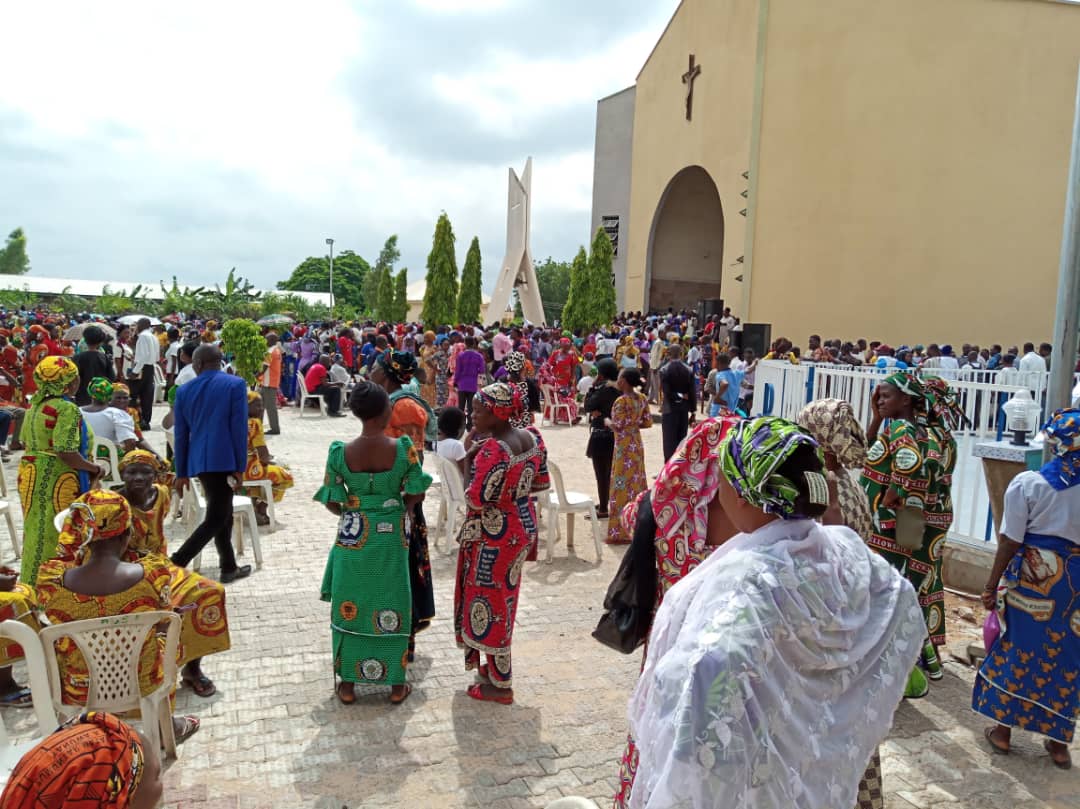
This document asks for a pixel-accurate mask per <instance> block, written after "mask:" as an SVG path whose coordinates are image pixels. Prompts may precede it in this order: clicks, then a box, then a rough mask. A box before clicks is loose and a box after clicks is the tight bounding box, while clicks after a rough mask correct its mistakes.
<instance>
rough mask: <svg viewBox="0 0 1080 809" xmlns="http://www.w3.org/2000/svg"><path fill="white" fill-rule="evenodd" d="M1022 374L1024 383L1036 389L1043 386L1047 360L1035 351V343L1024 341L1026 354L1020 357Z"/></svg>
mask: <svg viewBox="0 0 1080 809" xmlns="http://www.w3.org/2000/svg"><path fill="white" fill-rule="evenodd" d="M1020 375H1021V380H1022V383H1023V384H1024V385H1027V386H1028V387H1029V388H1030V389H1031V390H1033V391H1036V390H1040V389H1041V388H1042V384H1041V381H1042V377H1043V376H1045V375H1046V360H1044V359H1043V358H1042V357H1040V356H1039V355H1038V354H1036V353H1035V344H1034V343H1024V356H1022V357H1021V358H1020Z"/></svg>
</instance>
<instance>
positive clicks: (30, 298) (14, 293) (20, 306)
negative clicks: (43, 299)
mask: <svg viewBox="0 0 1080 809" xmlns="http://www.w3.org/2000/svg"><path fill="white" fill-rule="evenodd" d="M39 302H40V298H38V296H37V294H36V293H34V292H31V291H30V288H29V287H26V286H24V287H23V288H22V289H0V306H2V307H4V308H5V309H9V310H11V309H14V310H17V311H24V310H25V311H30V310H33V309H36V308H37V306H38V303H39Z"/></svg>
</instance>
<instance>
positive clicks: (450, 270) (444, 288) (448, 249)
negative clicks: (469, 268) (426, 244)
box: [420, 211, 458, 328]
mask: <svg viewBox="0 0 1080 809" xmlns="http://www.w3.org/2000/svg"><path fill="white" fill-rule="evenodd" d="M457 289H458V271H457V259H456V258H455V257H454V230H453V228H452V227H451V226H450V217H449V216H447V215H446V211H443V212H442V214H441V215H440V216H439V221H438V222H437V223H436V224H435V235H434V237H433V238H432V240H431V252H430V253H429V254H428V259H427V288H426V289H425V290H424V309H423V312H422V313H421V315H420V319H421V320H422V321H423V322H424V324H425V325H427V326H428V327H432V328H433V327H435V326H444V325H448V324H449V323H451V322H453V320H454V315H455V314H456V312H455V309H456V308H457Z"/></svg>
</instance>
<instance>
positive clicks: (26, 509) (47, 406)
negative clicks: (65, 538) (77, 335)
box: [19, 357, 102, 585]
mask: <svg viewBox="0 0 1080 809" xmlns="http://www.w3.org/2000/svg"><path fill="white" fill-rule="evenodd" d="M34 383H35V384H36V386H37V392H36V393H35V394H34V397H33V398H32V399H31V400H30V410H29V411H28V412H27V414H26V418H25V420H24V421H23V427H22V433H21V435H20V438H21V440H22V442H23V443H24V444H25V445H26V452H25V453H24V454H23V457H22V460H20V461H19V500H20V501H21V502H22V512H23V556H22V572H21V573H20V575H19V580H20V581H21V582H23V583H24V584H29V585H33V584H35V583H36V582H37V574H38V568H39V567H41V564H42V563H43V562H47V561H49V560H50V559H52V558H53V556H55V555H56V543H57V539H58V538H59V533H58V532H57V530H56V526H54V525H53V518H54V517H55V516H56V515H57V513H58V512H61V511H63V510H64V509H66V508H67V507H68V506H70V505H71V503H72V502H73V501H74V500H75V498H76V497H78V496H79V495H80V494H85V493H86V492H88V491H90V489H91V488H92V486H93V485H94V484H95V483H96V481H97V479H98V478H99V477H100V476H101V474H102V470H101V467H99V466H97V465H96V464H94V463H91V462H90V460H89V457H90V431H89V430H88V428H87V426H86V422H85V421H84V420H83V417H82V413H81V411H80V410H79V406H78V405H77V404H75V399H74V396H75V391H76V390H77V389H78V387H79V369H78V367H77V366H76V365H75V363H74V362H72V361H71V360H69V359H67V358H66V357H45V358H44V359H43V360H41V362H39V363H38V364H37V365H36V366H35V367H34Z"/></svg>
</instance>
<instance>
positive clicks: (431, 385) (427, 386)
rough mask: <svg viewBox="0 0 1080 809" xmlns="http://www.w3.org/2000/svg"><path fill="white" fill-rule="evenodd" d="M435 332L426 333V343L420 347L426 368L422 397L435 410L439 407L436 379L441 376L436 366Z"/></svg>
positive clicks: (421, 385) (421, 391)
mask: <svg viewBox="0 0 1080 809" xmlns="http://www.w3.org/2000/svg"><path fill="white" fill-rule="evenodd" d="M436 353H438V352H437V350H436V348H435V332H433V331H426V332H424V342H423V344H422V345H421V346H420V351H419V354H420V364H421V365H422V366H424V371H425V378H424V381H423V382H422V383H421V384H420V396H421V398H422V399H423V400H424V401H425V402H427V403H428V404H429V405H430V406H431V408H432V409H433V410H434V409H435V408H436V407H438V406H439V404H438V400H439V392H438V390H437V389H436V387H435V378H436V377H437V376H438V375H439V369H438V367H437V366H436V364H435V354H436Z"/></svg>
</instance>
